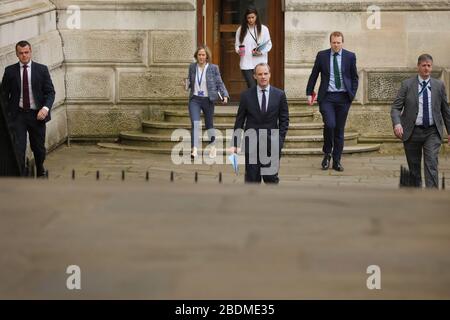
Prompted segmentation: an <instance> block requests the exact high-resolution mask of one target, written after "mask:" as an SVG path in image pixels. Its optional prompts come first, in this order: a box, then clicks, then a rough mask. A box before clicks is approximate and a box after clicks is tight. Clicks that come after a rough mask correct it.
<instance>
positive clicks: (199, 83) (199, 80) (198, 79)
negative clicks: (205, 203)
mask: <svg viewBox="0 0 450 320" xmlns="http://www.w3.org/2000/svg"><path fill="white" fill-rule="evenodd" d="M206 67H208V64H206V65H205V66H204V68H203V70H202V74H201V75H200V78H199V77H198V74H199V73H200V72H199V71H200V68H199V67H198V65H197V83H198V87H199V88H200V86H201V84H202V79H203V73H205V69H206Z"/></svg>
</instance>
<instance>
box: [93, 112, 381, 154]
mask: <svg viewBox="0 0 450 320" xmlns="http://www.w3.org/2000/svg"><path fill="white" fill-rule="evenodd" d="M236 112H237V106H216V109H215V115H214V126H215V129H216V145H217V150H218V153H221V152H222V153H223V152H225V151H226V149H228V147H229V145H230V136H231V129H232V128H233V125H234V120H235V116H236ZM289 118H290V124H289V131H288V135H287V137H286V141H285V144H284V148H283V154H284V155H290V156H296V155H313V154H322V144H323V136H322V132H323V124H322V123H321V122H314V111H313V110H312V109H307V108H305V107H291V108H290V110H289ZM190 127H191V125H190V119H189V113H188V110H187V109H183V110H175V111H174V110H167V111H164V119H163V121H150V120H145V121H143V122H142V130H141V131H124V132H121V133H120V135H119V139H118V142H117V143H99V144H98V145H99V146H100V147H104V148H113V149H120V150H133V151H146V152H153V153H164V154H170V153H171V152H172V148H173V147H174V146H176V145H177V147H183V148H186V149H187V150H190V134H189V132H190ZM202 129H204V127H203V128H202ZM203 140H204V142H203V147H206V146H207V135H206V132H205V130H204V138H203ZM379 148H380V144H360V143H358V133H355V132H346V134H345V148H344V153H359V152H373V151H378V150H379Z"/></svg>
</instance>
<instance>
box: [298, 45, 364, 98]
mask: <svg viewBox="0 0 450 320" xmlns="http://www.w3.org/2000/svg"><path fill="white" fill-rule="evenodd" d="M330 54H331V49H327V50H323V51H319V53H318V54H317V56H316V61H315V62H314V67H313V69H312V71H311V75H310V76H309V80H308V85H307V87H306V95H308V96H310V95H312V92H313V91H314V86H315V85H316V81H317V77H318V76H319V73H320V74H321V76H320V87H319V93H318V94H317V101H318V102H319V103H320V102H321V101H322V100H323V99H324V98H325V96H326V94H327V90H328V85H329V82H330ZM341 72H342V78H343V80H344V86H345V89H346V90H347V94H348V97H349V98H350V101H353V99H354V98H355V95H356V91H357V90H358V70H357V69H356V55H355V54H354V53H353V52H350V51H347V50H345V49H342V60H341Z"/></svg>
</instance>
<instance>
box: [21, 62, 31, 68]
mask: <svg viewBox="0 0 450 320" xmlns="http://www.w3.org/2000/svg"><path fill="white" fill-rule="evenodd" d="M19 64H20V67H21V68H23V66H24V64H23V63H22V62H20V61H19ZM27 66H28V67H31V60H30V61H29V62H28V63H27Z"/></svg>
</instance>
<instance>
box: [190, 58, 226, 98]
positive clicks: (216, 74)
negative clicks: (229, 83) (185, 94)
mask: <svg viewBox="0 0 450 320" xmlns="http://www.w3.org/2000/svg"><path fill="white" fill-rule="evenodd" d="M196 73H197V63H191V65H190V66H189V74H188V79H189V84H190V88H191V91H190V93H189V98H191V97H192V96H193V95H194V88H195V81H197V80H196V79H195V75H196ZM204 77H206V87H207V88H208V96H209V100H211V102H215V101H217V100H219V96H218V94H217V92H219V91H220V94H221V95H222V97H229V95H228V91H227V89H226V88H225V85H224V83H223V81H222V77H221V76H220V70H219V67H218V66H217V65H215V64H212V63H210V64H209V66H208V69H206V74H205V75H204Z"/></svg>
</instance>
